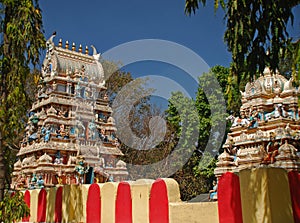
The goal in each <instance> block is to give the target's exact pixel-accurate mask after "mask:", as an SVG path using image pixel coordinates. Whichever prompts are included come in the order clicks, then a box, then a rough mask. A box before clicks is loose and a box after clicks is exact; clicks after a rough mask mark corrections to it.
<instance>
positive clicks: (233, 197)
mask: <svg viewBox="0 0 300 223" xmlns="http://www.w3.org/2000/svg"><path fill="white" fill-rule="evenodd" d="M217 193H218V209H219V222H220V223H228V222H230V223H242V222H243V215H242V202H241V192H240V182H239V177H238V176H237V175H236V174H234V173H230V172H227V173H225V174H223V175H222V176H221V178H220V180H219V183H218V190H217Z"/></svg>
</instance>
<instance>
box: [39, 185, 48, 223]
mask: <svg viewBox="0 0 300 223" xmlns="http://www.w3.org/2000/svg"><path fill="white" fill-rule="evenodd" d="M46 207H47V192H46V190H45V189H41V190H40V193H39V197H38V210H37V221H38V222H46Z"/></svg>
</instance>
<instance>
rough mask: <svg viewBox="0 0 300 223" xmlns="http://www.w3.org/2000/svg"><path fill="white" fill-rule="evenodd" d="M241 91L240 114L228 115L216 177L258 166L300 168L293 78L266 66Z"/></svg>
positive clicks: (296, 94)
mask: <svg viewBox="0 0 300 223" xmlns="http://www.w3.org/2000/svg"><path fill="white" fill-rule="evenodd" d="M241 94H242V106H241V108H240V114H239V115H238V116H236V117H234V115H231V116H230V117H228V119H230V120H231V122H232V126H231V128H230V133H228V136H227V139H226V142H225V144H224V145H223V148H224V152H223V153H222V154H220V155H219V157H218V162H217V167H216V169H215V175H216V177H220V176H221V175H222V174H223V173H225V172H227V171H230V172H239V171H240V170H242V169H247V168H255V167H260V166H269V167H278V168H284V169H286V170H287V171H290V170H296V171H300V160H299V155H298V154H297V151H300V150H299V149H300V141H299V139H300V120H299V104H298V103H299V102H298V98H299V96H300V90H299V88H296V87H294V86H293V78H291V79H289V80H287V79H286V78H285V77H283V76H282V75H280V74H279V73H275V74H272V73H271V72H270V69H269V68H265V70H264V72H263V75H260V77H259V78H258V79H256V80H255V81H253V82H249V83H247V84H246V86H245V91H244V92H241Z"/></svg>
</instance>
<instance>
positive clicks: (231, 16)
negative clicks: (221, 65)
mask: <svg viewBox="0 0 300 223" xmlns="http://www.w3.org/2000/svg"><path fill="white" fill-rule="evenodd" d="M299 3H300V1H299V0H289V1H286V0H276V1H265V0H258V1H257V0H227V1H226V0H214V6H215V9H217V8H218V7H219V6H220V5H221V7H222V8H223V9H224V10H225V21H226V26H227V27H226V31H225V34H224V39H225V42H226V44H227V47H228V50H229V51H230V52H231V53H232V61H233V63H232V74H233V75H235V76H236V78H237V83H239V81H240V77H241V76H240V73H242V72H246V73H248V74H249V75H246V76H245V77H249V76H250V77H253V75H255V74H256V72H257V71H260V72H262V71H263V69H264V68H265V66H270V68H271V69H272V70H275V69H278V66H279V61H280V59H281V58H282V57H283V56H284V55H283V54H282V49H285V48H286V47H287V45H288V42H289V40H290V39H289V35H288V32H287V25H288V23H289V22H291V23H292V24H293V19H294V15H293V12H292V9H293V7H294V6H296V5H298V4H299ZM201 4H202V5H203V6H205V4H206V0H186V1H185V12H186V13H187V14H188V15H191V14H192V13H195V12H196V10H197V9H198V8H199V5H201ZM294 74H295V73H294Z"/></svg>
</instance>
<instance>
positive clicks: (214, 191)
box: [208, 181, 218, 201]
mask: <svg viewBox="0 0 300 223" xmlns="http://www.w3.org/2000/svg"><path fill="white" fill-rule="evenodd" d="M217 190H218V183H217V182H216V181H213V189H212V190H210V191H209V195H208V200H209V201H213V200H217Z"/></svg>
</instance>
